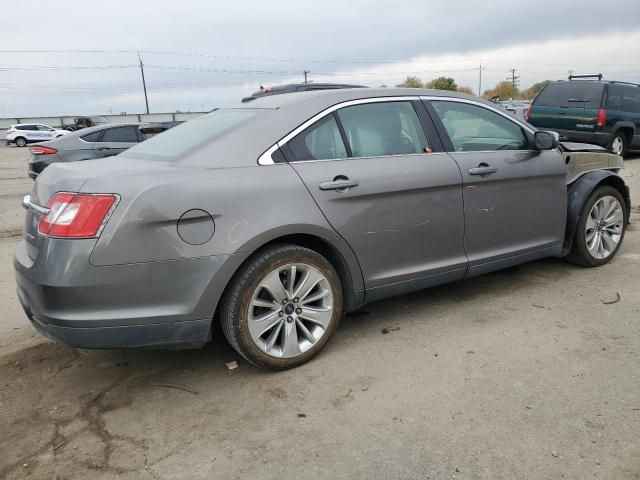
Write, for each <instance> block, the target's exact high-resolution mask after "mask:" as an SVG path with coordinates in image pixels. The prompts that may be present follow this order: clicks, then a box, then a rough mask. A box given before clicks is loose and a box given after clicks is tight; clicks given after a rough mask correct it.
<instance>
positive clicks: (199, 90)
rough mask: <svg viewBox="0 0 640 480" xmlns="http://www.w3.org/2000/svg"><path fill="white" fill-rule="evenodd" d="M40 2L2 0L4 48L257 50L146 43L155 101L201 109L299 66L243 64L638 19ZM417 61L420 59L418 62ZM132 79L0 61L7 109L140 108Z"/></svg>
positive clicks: (458, 43) (597, 7)
mask: <svg viewBox="0 0 640 480" xmlns="http://www.w3.org/2000/svg"><path fill="white" fill-rule="evenodd" d="M42 4H43V5H44V4H45V2H42ZM36 5H37V3H35V4H34V2H25V3H24V4H21V3H15V4H13V5H12V6H11V8H10V9H8V8H5V9H4V12H3V16H4V18H3V19H2V33H1V34H0V50H1V49H6V50H11V49H35V50H53V49H97V50H137V49H141V50H147V51H176V52H187V53H189V52H190V53H205V54H210V55H221V56H232V57H252V58H253V59H252V60H240V59H223V58H211V57H197V56H195V57H185V56H169V55H155V54H144V55H143V58H144V61H145V63H146V64H147V65H148V68H147V75H148V80H149V86H150V90H151V92H152V94H153V95H154V96H155V97H156V101H157V102H158V103H156V105H157V107H155V108H160V107H162V108H167V109H169V108H170V109H175V108H182V109H187V108H188V109H191V108H196V109H200V108H201V105H203V106H206V107H207V108H209V107H211V106H213V105H215V104H217V103H219V102H221V101H225V99H226V98H229V97H230V96H231V95H234V96H235V95H236V94H239V96H242V95H244V94H246V93H248V92H250V91H252V90H254V89H255V88H257V86H258V85H259V84H261V83H277V82H280V81H288V80H291V79H299V78H301V74H296V75H290V74H285V73H263V74H258V73H253V74H252V73H242V72H241V71H243V70H261V71H266V72H302V70H304V69H305V68H309V69H311V70H312V71H313V72H318V73H335V72H347V71H352V70H354V69H359V68H362V67H364V66H367V67H371V68H373V67H372V66H371V65H357V64H351V63H341V62H348V61H353V60H360V61H372V62H375V61H382V60H385V61H392V60H393V61H403V60H408V59H411V58H414V57H419V56H438V55H447V54H469V55H473V52H477V51H480V50H485V51H486V50H490V49H496V48H500V47H504V46H507V45H514V44H522V43H527V42H540V41H553V40H561V39H563V38H568V37H576V36H582V35H590V34H595V33H597V34H606V33H607V32H611V33H617V32H621V31H628V30H632V29H637V28H638V19H639V18H640V2H638V1H637V0H623V1H619V2H616V12H617V14H616V22H615V25H613V23H610V24H608V25H603V23H605V22H603V21H602V19H603V18H609V17H610V14H611V5H610V4H607V3H605V2H601V1H568V2H554V1H548V0H541V1H537V2H526V3H521V2H514V1H513V0H511V1H502V0H500V1H495V2H480V3H479V2H471V1H467V0H458V1H457V2H455V3H453V2H447V3H444V2H437V3H435V2H426V1H424V0H422V1H405V2H384V3H383V2H373V1H368V2H366V1H362V0H360V1H350V2H337V1H325V2H321V3H320V2H319V3H311V2H299V1H295V2H294V1H280V2H278V1H271V2H248V1H244V2H238V1H236V2H211V1H204V0H201V1H197V0H193V1H183V2H175V1H171V2H169V1H159V0H156V1H135V2H134V1H130V0H129V1H123V0H110V1H109V2H108V3H104V2H100V3H98V2H87V1H82V2H80V1H66V2H58V3H55V4H54V5H52V4H51V3H49V2H47V3H46V7H45V8H38V7H37V6H36ZM261 58H277V59H295V60H296V61H269V60H261ZM311 60H334V61H335V62H312V61H311ZM631 60H635V59H630V61H631ZM636 61H637V60H636ZM136 62H137V58H136V55H135V53H95V54H89V53H83V54H35V53H31V54H9V53H0V68H2V67H5V68H6V67H16V66H42V65H57V66H60V67H74V66H100V65H133V64H135V63H136ZM383 66H384V65H380V68H382V67H383ZM158 67H163V68H158ZM166 67H179V69H176V70H171V69H167V68H166ZM464 67H465V65H461V66H460V68H464ZM416 68H417V66H416ZM420 68H422V69H424V65H421V66H420ZM434 68H435V67H434ZM189 69H209V70H216V69H218V70H219V69H226V70H237V71H240V72H237V73H232V72H216V71H202V70H199V71H196V70H189ZM326 79H327V78H323V80H326ZM339 80H341V81H342V80H344V78H339ZM375 80H376V84H379V83H381V80H380V79H378V78H376V79H375ZM139 84H140V77H139V71H138V70H137V69H136V68H123V69H110V70H104V71H93V70H89V71H83V70H59V71H48V70H37V71H4V72H3V71H0V108H2V109H4V110H5V112H6V114H7V115H17V114H51V113H88V112H97V111H100V112H104V111H106V110H107V109H109V108H111V109H112V110H114V111H121V110H127V111H142V108H143V104H142V103H141V102H140V100H139V96H138V93H139ZM212 86H218V87H219V91H218V93H216V92H212V91H211V88H210V87H212ZM236 98H237V97H236ZM0 113H1V111H0Z"/></svg>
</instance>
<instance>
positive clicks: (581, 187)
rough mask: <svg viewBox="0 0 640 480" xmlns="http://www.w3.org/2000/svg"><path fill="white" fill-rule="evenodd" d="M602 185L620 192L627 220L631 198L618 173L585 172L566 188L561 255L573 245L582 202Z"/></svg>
mask: <svg viewBox="0 0 640 480" xmlns="http://www.w3.org/2000/svg"><path fill="white" fill-rule="evenodd" d="M602 185H608V186H610V187H613V188H615V189H616V190H618V191H619V192H620V195H621V196H622V198H623V199H624V203H625V206H626V210H627V216H626V218H625V221H626V222H627V223H628V222H629V215H630V213H631V198H630V196H629V188H628V187H627V185H626V184H625V183H624V180H623V179H622V178H621V177H620V176H619V175H617V174H616V173H614V172H611V171H609V170H596V171H593V172H588V173H585V174H584V175H582V176H580V177H579V178H578V179H577V180H576V181H575V182H573V183H572V184H570V185H569V186H568V189H567V196H568V199H567V226H566V229H565V237H564V245H563V249H562V254H563V256H564V255H567V254H568V253H569V252H570V251H571V246H572V245H573V241H574V238H575V234H576V228H577V226H578V222H579V221H580V214H581V213H582V207H583V205H584V203H585V202H586V201H587V199H588V198H589V196H590V195H591V194H592V193H593V191H594V190H595V189H596V188H598V187H600V186H602Z"/></svg>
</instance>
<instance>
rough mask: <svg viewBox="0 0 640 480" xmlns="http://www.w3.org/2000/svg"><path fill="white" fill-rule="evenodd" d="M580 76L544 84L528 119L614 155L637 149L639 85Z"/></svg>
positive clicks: (532, 105) (569, 138) (570, 139)
mask: <svg viewBox="0 0 640 480" xmlns="http://www.w3.org/2000/svg"><path fill="white" fill-rule="evenodd" d="M584 77H589V76H580V78H579V79H574V78H575V77H569V78H570V80H569V81H558V82H553V83H550V84H548V85H547V86H546V87H544V89H542V91H541V92H540V93H539V94H538V96H537V97H536V98H535V100H534V101H533V102H532V104H531V107H529V110H528V112H527V115H526V118H527V120H528V122H529V123H530V124H531V125H535V126H536V127H538V128H544V129H547V130H554V131H556V132H558V133H559V134H560V138H561V139H564V140H569V141H573V142H586V143H593V144H596V145H601V146H603V147H607V148H608V149H609V150H611V151H612V152H613V153H615V154H617V155H624V154H625V152H626V151H627V150H628V149H638V148H640V85H636V84H633V83H624V82H614V81H604V80H601V78H602V77H601V76H600V75H598V76H596V78H597V80H589V79H585V78H584Z"/></svg>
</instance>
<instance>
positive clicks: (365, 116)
mask: <svg viewBox="0 0 640 480" xmlns="http://www.w3.org/2000/svg"><path fill="white" fill-rule="evenodd" d="M337 114H338V117H339V118H340V121H341V122H342V125H343V127H344V132H345V135H346V138H347V142H349V146H350V147H351V153H352V156H354V157H379V156H386V155H411V154H415V153H424V151H425V148H427V147H428V146H429V144H428V142H427V137H426V135H425V133H424V130H423V129H422V124H421V123H420V120H419V119H418V115H417V114H416V111H415V110H414V108H413V105H411V102H409V101H407V102H379V103H378V102H376V103H366V104H363V105H354V106H351V107H345V108H341V109H340V110H338V112H337Z"/></svg>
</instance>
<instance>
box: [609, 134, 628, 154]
mask: <svg viewBox="0 0 640 480" xmlns="http://www.w3.org/2000/svg"><path fill="white" fill-rule="evenodd" d="M617 142H619V143H617ZM627 144H628V139H627V134H626V133H625V132H624V131H623V130H618V131H617V132H616V133H614V134H613V135H612V137H611V140H610V141H609V147H608V149H609V151H610V152H611V153H615V154H616V155H620V156H621V157H623V156H624V154H625V153H627ZM614 145H622V148H620V152H619V153H618V152H616V151H614Z"/></svg>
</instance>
